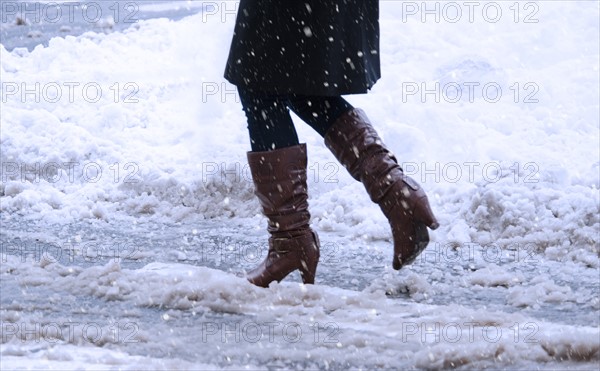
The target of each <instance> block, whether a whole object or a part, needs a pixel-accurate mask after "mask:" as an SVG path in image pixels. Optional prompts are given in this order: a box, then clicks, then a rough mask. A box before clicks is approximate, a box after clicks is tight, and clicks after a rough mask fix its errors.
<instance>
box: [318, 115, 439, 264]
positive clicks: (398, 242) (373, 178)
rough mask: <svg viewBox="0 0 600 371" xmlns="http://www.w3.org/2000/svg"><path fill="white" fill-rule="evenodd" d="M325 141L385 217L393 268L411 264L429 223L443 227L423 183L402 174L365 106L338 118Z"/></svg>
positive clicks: (426, 238) (426, 239)
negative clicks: (389, 228) (389, 231)
mask: <svg viewBox="0 0 600 371" xmlns="http://www.w3.org/2000/svg"><path fill="white" fill-rule="evenodd" d="M325 145H326V146H327V148H329V149H330V150H331V152H333V154H334V155H335V157H336V158H337V159H338V161H340V163H341V164H342V165H344V167H346V169H347V170H348V171H349V172H350V175H352V177H353V178H354V179H356V180H358V181H360V182H362V183H363V185H364V186H365V188H366V190H367V193H368V194H369V196H370V197H371V200H372V201H373V202H375V203H377V204H378V205H379V207H380V208H381V210H382V211H383V213H384V215H385V216H386V217H387V219H388V221H389V223H390V226H391V228H392V235H393V239H394V258H393V261H392V266H393V268H394V269H396V270H398V269H400V268H402V267H403V266H404V265H407V264H410V263H412V262H413V261H414V260H415V259H416V258H417V256H419V254H420V253H421V252H422V251H423V250H424V249H425V247H427V244H428V243H429V233H428V232H427V227H429V228H431V229H436V228H437V227H438V226H439V223H438V222H437V220H436V218H435V216H434V215H433V212H432V211H431V207H430V206H429V201H428V199H427V195H425V192H424V191H423V188H421V186H420V185H419V184H418V183H417V182H416V181H415V180H414V179H412V178H410V177H408V176H406V175H404V173H403V171H402V169H401V168H400V166H399V165H398V162H397V161H396V158H395V157H394V155H393V154H392V152H391V151H390V150H389V149H387V148H386V147H385V145H384V144H383V143H382V141H381V139H380V138H379V135H378V134H377V132H376V131H375V129H374V128H373V126H372V125H371V123H370V122H369V119H368V118H367V116H366V114H365V113H364V112H363V111H362V110H361V109H356V108H355V109H352V110H349V111H347V112H346V113H344V114H343V115H342V116H341V117H340V118H338V119H337V120H336V121H335V122H334V124H333V125H332V126H331V127H330V128H329V129H328V131H327V133H326V134H325Z"/></svg>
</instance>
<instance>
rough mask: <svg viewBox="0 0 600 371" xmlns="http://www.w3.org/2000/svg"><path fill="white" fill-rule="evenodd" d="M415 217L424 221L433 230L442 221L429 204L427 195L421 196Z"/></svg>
mask: <svg viewBox="0 0 600 371" xmlns="http://www.w3.org/2000/svg"><path fill="white" fill-rule="evenodd" d="M413 215H414V217H415V219H416V220H418V221H420V222H422V223H423V224H425V225H426V226H428V227H429V228H430V229H432V230H436V229H438V227H439V226H440V223H439V222H438V221H437V219H436V217H435V215H433V211H432V210H431V206H429V200H428V199H427V196H423V197H421V198H420V199H419V200H418V201H417V202H416V203H415V208H414V214H413Z"/></svg>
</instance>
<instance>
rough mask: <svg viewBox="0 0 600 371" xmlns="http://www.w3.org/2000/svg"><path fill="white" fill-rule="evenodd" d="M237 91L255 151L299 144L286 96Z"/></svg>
mask: <svg viewBox="0 0 600 371" xmlns="http://www.w3.org/2000/svg"><path fill="white" fill-rule="evenodd" d="M238 93H239V96H240V100H241V102H242V107H243V108H244V112H245V113H246V118H247V120H248V132H249V134H250V145H251V147H252V151H254V152H263V151H272V150H274V149H278V148H285V147H290V146H294V145H297V144H298V143H299V142H298V134H297V133H296V128H294V123H293V122H292V118H291V117H290V113H289V111H288V108H287V99H286V97H285V96H281V95H276V94H269V93H264V92H255V91H250V90H246V89H243V88H240V89H238Z"/></svg>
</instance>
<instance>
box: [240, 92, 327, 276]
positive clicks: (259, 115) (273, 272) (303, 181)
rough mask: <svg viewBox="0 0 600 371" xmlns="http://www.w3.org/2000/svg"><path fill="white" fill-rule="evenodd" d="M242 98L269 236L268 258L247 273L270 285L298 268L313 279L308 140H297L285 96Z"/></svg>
mask: <svg viewBox="0 0 600 371" xmlns="http://www.w3.org/2000/svg"><path fill="white" fill-rule="evenodd" d="M240 98H241V100H242V105H243V107H244V111H245V112H246V116H247V118H248V129H249V132H250V140H251V145H252V151H251V152H248V153H247V156H248V165H249V166H250V173H251V174H252V180H253V183H254V189H255V194H256V196H257V197H258V200H259V202H260V205H261V206H262V211H263V214H264V215H265V216H266V217H267V219H268V227H267V230H268V232H269V233H270V235H271V237H270V238H269V250H268V253H267V257H266V258H265V260H264V261H263V262H262V263H261V264H260V265H259V266H258V267H256V268H254V269H252V270H251V271H250V272H248V274H247V278H248V280H249V281H250V282H251V283H253V284H255V285H257V286H261V287H267V286H269V284H270V283H271V282H273V281H281V280H282V279H284V278H285V277H286V276H287V275H288V274H290V273H291V272H293V271H295V270H300V275H301V276H302V282H304V283H314V282H315V275H316V270H317V264H318V262H319V238H318V236H317V234H316V233H315V232H314V231H313V230H312V229H311V228H310V213H309V212H308V194H307V188H308V187H307V174H306V172H307V171H306V169H307V156H306V145H305V144H299V143H298V136H297V134H296V130H295V129H294V124H293V123H292V119H291V118H290V115H289V112H288V108H287V104H286V103H287V98H286V97H285V96H278V95H272V94H267V93H256V92H248V91H246V90H241V89H240Z"/></svg>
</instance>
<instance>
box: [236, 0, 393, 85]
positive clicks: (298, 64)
mask: <svg viewBox="0 0 600 371" xmlns="http://www.w3.org/2000/svg"><path fill="white" fill-rule="evenodd" d="M380 77H381V71H380V66H379V3H378V0H241V1H240V6H239V9H238V14H237V19H236V24H235V30H234V35H233V40H232V43H231V49H230V52H229V58H228V60H227V66H226V68H225V78H226V79H227V80H228V81H229V82H231V83H232V84H234V85H237V86H238V87H240V88H243V87H246V88H249V89H251V90H260V91H266V92H272V93H277V94H287V93H296V94H303V95H321V96H335V95H343V94H355V93H365V92H366V91H367V90H368V89H370V88H371V87H372V86H373V85H374V84H375V82H376V81H377V80H378V79H379V78H380Z"/></svg>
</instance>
